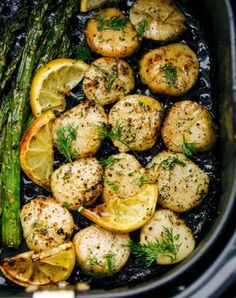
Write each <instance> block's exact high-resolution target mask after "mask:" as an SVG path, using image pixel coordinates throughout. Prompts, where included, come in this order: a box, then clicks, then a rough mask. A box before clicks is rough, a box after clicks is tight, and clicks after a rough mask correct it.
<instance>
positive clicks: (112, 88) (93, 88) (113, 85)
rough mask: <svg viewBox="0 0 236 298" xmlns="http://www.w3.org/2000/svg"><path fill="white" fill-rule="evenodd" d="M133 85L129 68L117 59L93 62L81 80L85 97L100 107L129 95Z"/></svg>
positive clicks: (105, 58) (100, 59)
mask: <svg viewBox="0 0 236 298" xmlns="http://www.w3.org/2000/svg"><path fill="white" fill-rule="evenodd" d="M134 85H135V80H134V74H133V71H132V69H131V67H130V66H129V64H128V63H127V62H125V61H124V60H121V59H118V58H107V57H102V58H99V59H97V60H95V61H94V62H93V63H92V64H91V66H90V67H89V69H88V71H87V72H86V74H85V77H84V80H83V89H84V93H85V95H86V97H87V98H88V99H90V100H95V101H96V102H97V103H99V104H101V105H102V106H104V105H107V104H111V103H113V102H116V101H118V100H119V99H121V98H122V97H124V96H125V95H127V94H128V93H130V91H131V90H133V88H134Z"/></svg>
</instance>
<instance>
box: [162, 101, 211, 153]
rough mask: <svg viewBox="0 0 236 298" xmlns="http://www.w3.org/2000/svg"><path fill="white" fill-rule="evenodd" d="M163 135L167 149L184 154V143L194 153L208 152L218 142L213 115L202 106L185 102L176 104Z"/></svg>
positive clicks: (172, 108) (165, 123)
mask: <svg viewBox="0 0 236 298" xmlns="http://www.w3.org/2000/svg"><path fill="white" fill-rule="evenodd" d="M161 134H162V138H163V141H164V143H165V145H166V147H167V148H168V149H169V150H172V151H174V152H183V151H184V150H183V145H184V143H189V144H191V146H193V149H194V151H208V150H210V149H211V148H212V147H213V146H214V144H215V141H216V134H215V128H214V123H213V119H212V116H211V114H210V113H209V112H208V111H207V110H206V109H205V108H204V107H203V106H202V105H200V104H198V103H197V102H194V101H190V100H185V101H181V102H177V103H175V104H174V105H173V106H172V107H171V108H170V110H169V112H168V114H167V116H166V118H165V121H164V124H163V127H162V129H161Z"/></svg>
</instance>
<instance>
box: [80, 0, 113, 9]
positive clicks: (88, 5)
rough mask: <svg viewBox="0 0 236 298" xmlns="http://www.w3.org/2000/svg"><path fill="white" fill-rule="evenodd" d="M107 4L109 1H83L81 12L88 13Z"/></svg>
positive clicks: (81, 2)
mask: <svg viewBox="0 0 236 298" xmlns="http://www.w3.org/2000/svg"><path fill="white" fill-rule="evenodd" d="M106 2H109V0H81V1H80V11H81V12H87V11H89V10H92V9H95V8H98V7H100V6H102V5H103V4H104V3H106Z"/></svg>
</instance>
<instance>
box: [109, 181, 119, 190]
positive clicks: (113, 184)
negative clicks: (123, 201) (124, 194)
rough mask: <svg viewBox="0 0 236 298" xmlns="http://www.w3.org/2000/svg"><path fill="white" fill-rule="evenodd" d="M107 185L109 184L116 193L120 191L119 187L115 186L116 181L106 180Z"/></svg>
mask: <svg viewBox="0 0 236 298" xmlns="http://www.w3.org/2000/svg"><path fill="white" fill-rule="evenodd" d="M106 183H107V184H108V185H109V186H110V187H111V188H112V189H113V190H114V191H117V190H119V185H117V184H115V182H114V181H111V180H106Z"/></svg>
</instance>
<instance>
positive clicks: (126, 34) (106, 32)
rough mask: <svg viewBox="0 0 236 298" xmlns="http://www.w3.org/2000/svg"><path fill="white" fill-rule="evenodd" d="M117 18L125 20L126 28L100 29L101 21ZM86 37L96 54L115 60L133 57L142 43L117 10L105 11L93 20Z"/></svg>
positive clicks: (87, 28) (88, 25) (131, 26)
mask: <svg viewBox="0 0 236 298" xmlns="http://www.w3.org/2000/svg"><path fill="white" fill-rule="evenodd" d="M116 17H117V18H119V19H121V20H124V22H125V26H124V28H122V27H120V30H114V29H108V28H107V29H102V28H100V27H99V25H100V24H101V22H100V21H99V20H107V21H109V20H111V19H112V18H116ZM99 28H100V29H99ZM85 36H86V39H87V42H88V44H89V46H90V48H91V49H92V50H93V51H94V52H96V53H98V54H100V55H103V56H107V57H114V58H119V57H127V56H130V55H132V54H133V53H134V52H135V51H136V50H137V49H138V47H139V45H140V42H141V40H140V38H139V36H138V34H137V32H136V31H135V29H134V27H133V25H132V24H131V23H130V22H129V21H128V20H126V18H125V16H124V15H123V13H122V12H121V11H119V10H118V9H116V8H107V9H104V10H102V11H101V12H100V13H99V14H97V15H95V16H94V17H93V18H91V19H90V20H89V21H88V24H87V26H86V30H85Z"/></svg>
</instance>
